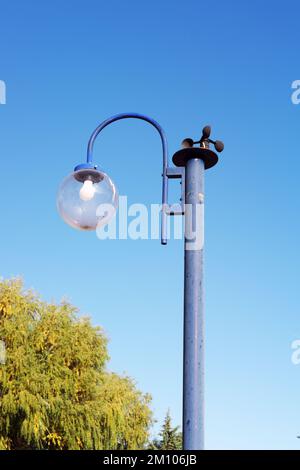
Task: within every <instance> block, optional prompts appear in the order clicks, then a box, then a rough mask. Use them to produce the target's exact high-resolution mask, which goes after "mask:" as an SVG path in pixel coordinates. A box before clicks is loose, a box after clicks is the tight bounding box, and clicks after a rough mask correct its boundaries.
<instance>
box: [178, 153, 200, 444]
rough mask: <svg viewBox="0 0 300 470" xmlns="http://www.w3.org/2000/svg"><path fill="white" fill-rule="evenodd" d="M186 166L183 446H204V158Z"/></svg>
mask: <svg viewBox="0 0 300 470" xmlns="http://www.w3.org/2000/svg"><path fill="white" fill-rule="evenodd" d="M185 168H186V170H185V204H186V206H185V246H184V249H185V253H184V348H183V361H184V365H183V448H184V449H185V450H203V449H204V298H203V294H204V292H203V242H204V240H203V231H204V227H203V223H204V171H205V168H204V161H203V160H202V159H200V158H191V159H189V160H188V161H187V162H186V167H185Z"/></svg>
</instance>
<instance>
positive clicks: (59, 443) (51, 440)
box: [43, 432, 64, 450]
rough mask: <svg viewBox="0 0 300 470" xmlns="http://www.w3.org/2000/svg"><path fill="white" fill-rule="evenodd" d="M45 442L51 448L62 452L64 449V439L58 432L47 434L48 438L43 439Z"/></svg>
mask: <svg viewBox="0 0 300 470" xmlns="http://www.w3.org/2000/svg"><path fill="white" fill-rule="evenodd" d="M43 441H45V442H46V443H47V445H48V446H49V447H50V448H51V447H55V448H58V449H59V450H62V449H63V447H64V442H63V438H62V437H61V436H60V435H59V434H58V433H56V432H50V433H48V434H46V436H45V437H43Z"/></svg>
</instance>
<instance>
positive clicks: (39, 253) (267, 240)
mask: <svg viewBox="0 0 300 470" xmlns="http://www.w3.org/2000/svg"><path fill="white" fill-rule="evenodd" d="M299 13H300V6H299V2H297V1H290V0H287V1H286V2H284V4H282V2H278V1H272V2H271V1H265V2H261V1H258V0H251V1H247V2H246V1H245V2H238V1H237V0H236V1H233V0H227V1H221V0H218V1H211V2H210V3H209V4H207V2H201V1H193V0H187V1H185V2H174V1H171V0H165V1H163V2H161V1H157V0H153V1H152V2H141V1H137V0H130V1H127V2H123V1H121V0H111V1H110V2H102V1H96V0H85V1H84V2H82V1H76V0H75V1H70V0H68V1H67V0H66V1H64V2H61V1H58V0H52V1H51V2H50V1H47V2H38V1H32V0H28V1H26V2H21V1H15V0H11V1H10V2H7V1H3V0H2V1H0V18H1V20H0V21H1V31H0V59H1V63H0V79H1V80H4V81H5V82H6V86H7V104H6V105H1V106H0V136H1V138H0V155H1V174H2V178H1V185H0V209H1V214H2V227H1V245H0V266H1V275H2V276H3V277H9V276H15V275H21V276H23V277H24V280H25V284H26V286H27V287H33V288H35V289H36V290H37V291H38V292H40V293H41V295H42V296H43V297H44V298H46V299H48V300H51V299H54V300H57V301H59V300H60V299H61V298H62V297H67V298H68V299H70V301H71V302H73V303H74V304H75V305H77V306H78V307H79V308H80V310H81V312H82V313H86V314H89V315H90V316H91V318H92V321H93V323H94V324H100V325H102V326H103V328H104V329H105V331H106V332H107V335H108V336H109V338H110V344H109V351H110V355H111V361H110V365H109V367H110V368H111V369H113V370H115V371H117V372H123V371H125V372H126V373H128V374H129V375H131V376H132V377H134V378H135V379H136V381H137V383H138V386H139V387H140V388H141V389H142V390H144V391H145V392H149V393H151V394H152V396H153V409H154V412H155V416H156V418H157V419H158V420H159V422H160V421H161V420H162V418H163V416H164V414H165V412H166V410H167V409H168V408H170V410H171V413H172V416H173V417H174V421H175V423H176V424H180V421H181V388H182V381H181V378H182V280H183V246H182V242H181V241H171V242H170V244H169V245H168V246H167V247H162V246H161V245H160V244H159V242H158V241H155V240H152V241H151V240H148V241H132V240H126V241H125V240H120V241H100V240H98V239H97V238H96V236H95V234H93V233H83V232H78V231H74V230H72V229H71V228H69V227H68V226H67V225H65V224H64V223H63V222H62V221H61V220H60V219H59V216H58V214H57V212H56V208H55V196H56V190H57V187H58V185H59V183H60V181H61V180H62V178H63V177H65V176H66V175H67V174H68V173H70V172H71V171H72V169H73V167H74V165H75V164H77V163H80V162H81V161H83V160H84V158H85V149H86V143H87V139H88V137H89V135H90V133H91V132H92V130H93V129H94V127H95V126H96V125H97V124H98V123H99V122H101V121H102V120H103V119H105V118H107V117H109V116H110V115H113V114H115V113H118V112H126V111H135V112H140V113H145V114H148V115H149V116H151V117H153V118H154V119H156V120H157V121H159V122H160V124H161V125H162V126H163V127H164V129H165V131H166V133H167V135H168V140H169V147H170V154H171V155H172V153H173V152H175V151H176V150H177V149H178V148H179V146H180V142H181V140H182V139H183V138H185V137H189V136H190V137H192V138H195V139H196V138H197V137H199V134H200V130H201V128H202V127H203V125H205V124H208V123H209V124H211V125H212V127H213V135H214V136H215V137H216V138H220V139H223V140H224V142H225V145H226V148H225V151H224V153H223V154H222V156H221V159H220V163H219V165H218V166H216V167H215V168H213V169H212V170H210V171H209V172H207V173H206V254H205V258H206V268H205V275H206V278H205V283H206V333H207V355H206V370H207V383H206V414H207V422H206V430H207V432H206V447H207V448H209V449H218V448H221V449H249V448H250V449H251V448H252V449H264V448H265V449H276V448H281V449H299V446H300V441H299V440H297V438H296V436H297V435H299V434H300V406H299V387H300V365H299V366H295V365H293V364H292V362H291V354H292V350H291V347H290V345H291V342H292V341H293V340H295V339H298V338H300V311H299V261H300V256H299V246H298V245H299V236H300V223H299V194H298V192H299V170H300V162H299V150H298V148H299V143H298V139H299V126H300V105H299V106H296V105H293V104H292V102H291V93H292V90H291V83H292V82H293V81H294V80H297V79H300V71H299V47H298V44H299V25H298V22H299ZM95 160H96V161H97V163H99V165H100V166H101V167H102V168H103V169H104V170H105V171H107V172H108V173H109V175H110V176H111V177H112V178H113V180H114V181H115V183H116V185H117V186H118V188H119V191H120V193H121V194H124V195H127V196H128V198H129V201H130V202H141V203H147V204H148V203H151V202H159V201H160V197H161V196H160V190H161V178H160V172H161V147H160V141H159V138H158V135H156V133H155V132H154V130H153V129H152V128H151V126H147V125H146V124H145V123H142V122H134V121H127V122H125V121H123V122H120V123H116V124H114V126H111V127H110V128H108V129H106V130H105V131H104V132H103V135H102V136H101V138H100V139H98V141H97V143H96V146H95ZM174 192H176V191H174ZM172 194H173V191H172Z"/></svg>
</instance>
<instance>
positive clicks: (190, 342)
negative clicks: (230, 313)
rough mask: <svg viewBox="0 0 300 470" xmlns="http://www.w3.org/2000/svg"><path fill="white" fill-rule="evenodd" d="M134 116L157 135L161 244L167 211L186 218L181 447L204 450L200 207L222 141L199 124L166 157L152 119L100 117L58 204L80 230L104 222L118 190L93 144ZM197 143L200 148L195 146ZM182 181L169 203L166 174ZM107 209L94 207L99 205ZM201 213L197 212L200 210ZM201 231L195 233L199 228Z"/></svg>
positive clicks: (164, 142) (115, 202) (164, 141)
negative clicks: (177, 197) (175, 201)
mask: <svg viewBox="0 0 300 470" xmlns="http://www.w3.org/2000/svg"><path fill="white" fill-rule="evenodd" d="M127 118H135V119H141V120H143V121H146V122H148V123H149V124H151V125H152V126H153V127H154V128H156V130H157V131H158V132H159V134H160V138H161V142H162V151H163V166H162V208H161V243H162V244H163V245H166V244H167V240H168V233H167V218H168V216H175V215H184V217H185V242H184V248H185V256H184V350H183V423H182V428H183V448H184V450H202V449H204V299H203V237H202V231H203V207H204V170H206V169H208V168H211V167H213V166H214V165H215V164H216V163H217V162H218V157H217V154H216V153H215V152H214V151H212V150H211V149H210V148H209V146H210V144H211V143H212V144H214V146H215V149H216V150H217V151H218V152H221V151H222V150H223V148H224V145H223V144H222V142H220V141H212V140H211V139H210V132H211V130H210V127H209V126H206V127H205V128H204V129H203V132H202V137H201V139H200V140H199V141H198V142H194V141H193V140H192V139H185V140H184V141H183V142H182V147H183V148H182V149H181V150H179V151H178V152H176V153H175V154H174V156H173V163H174V165H175V167H170V166H169V162H168V146H167V139H166V136H165V133H164V131H163V129H162V127H161V126H160V125H159V124H158V123H157V122H156V121H154V120H153V119H152V118H149V117H147V116H144V115H142V114H137V113H124V114H117V115H116V116H113V117H111V118H109V119H107V120H105V121H103V122H102V123H101V124H100V125H99V126H98V127H97V128H96V129H95V130H94V132H93V133H92V135H91V137H90V139H89V142H88V148H87V160H86V163H82V164H79V165H77V166H76V167H75V168H74V172H73V173H71V174H70V175H69V176H68V177H67V178H65V180H64V181H63V182H62V184H61V186H60V188H59V191H58V195H57V208H58V212H59V213H60V215H61V217H62V218H63V219H64V221H65V222H66V223H68V224H69V225H71V226H72V227H74V228H78V229H81V230H95V229H96V228H97V227H99V226H103V225H105V224H107V223H108V222H109V220H110V218H111V217H112V216H113V215H114V213H115V211H116V209H117V206H118V192H117V189H116V187H115V185H114V183H113V182H112V180H111V179H110V178H109V177H108V175H106V174H105V173H104V172H103V171H102V170H99V169H98V167H97V165H95V164H94V162H93V147H94V143H95V140H96V138H97V136H98V135H99V134H100V132H101V131H102V130H103V129H104V128H105V127H107V126H108V125H110V124H111V123H113V122H115V121H119V120H121V119H127ZM196 144H199V147H194V145H196ZM174 178H178V179H181V183H182V194H181V208H180V209H179V210H178V209H176V210H174V209H173V208H172V207H171V206H170V205H169V203H168V179H174ZM103 204H105V205H106V206H107V204H109V205H110V207H111V210H110V211H108V212H107V211H103V212H101V211H99V207H100V206H101V205H103ZM199 214H200V215H199ZM199 222H200V223H199ZM199 232H200V233H199Z"/></svg>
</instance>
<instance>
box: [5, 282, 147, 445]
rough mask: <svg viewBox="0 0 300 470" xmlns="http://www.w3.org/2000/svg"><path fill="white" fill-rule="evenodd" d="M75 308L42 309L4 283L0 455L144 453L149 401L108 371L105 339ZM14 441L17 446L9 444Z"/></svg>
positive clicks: (36, 300) (45, 305)
mask: <svg viewBox="0 0 300 470" xmlns="http://www.w3.org/2000/svg"><path fill="white" fill-rule="evenodd" d="M75 312H76V309H75V308H74V307H72V306H71V305H69V304H66V303H64V304H62V305H61V304H60V305H54V304H49V303H47V302H42V301H41V300H40V299H39V298H38V296H36V295H34V294H31V293H28V292H27V291H24V290H23V288H22V283H20V282H19V281H14V280H12V281H1V280H0V339H1V340H3V341H5V346H6V350H7V360H6V363H5V364H3V365H1V366H0V389H1V400H0V430H1V432H0V449H1V448H13V449H16V448H23V447H22V446H28V448H32V449H40V448H44V449H104V448H108V449H114V448H118V447H122V446H123V447H122V448H125V447H127V448H131V449H132V448H140V447H142V445H143V444H144V443H145V442H146V440H147V437H148V428H149V425H150V424H151V411H150V409H149V406H148V405H149V399H148V398H147V397H146V396H145V395H143V394H142V393H141V392H139V391H138V390H137V389H136V387H135V385H134V383H133V381H132V380H131V379H130V378H126V377H120V376H118V375H116V374H111V373H107V372H105V366H106V363H107V360H108V353H107V339H106V337H105V335H104V333H103V331H102V330H101V329H100V328H95V327H93V326H92V324H91V322H90V320H88V319H86V318H85V319H81V320H80V319H78V318H77V317H76V315H75ZM10 442H11V444H10Z"/></svg>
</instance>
